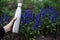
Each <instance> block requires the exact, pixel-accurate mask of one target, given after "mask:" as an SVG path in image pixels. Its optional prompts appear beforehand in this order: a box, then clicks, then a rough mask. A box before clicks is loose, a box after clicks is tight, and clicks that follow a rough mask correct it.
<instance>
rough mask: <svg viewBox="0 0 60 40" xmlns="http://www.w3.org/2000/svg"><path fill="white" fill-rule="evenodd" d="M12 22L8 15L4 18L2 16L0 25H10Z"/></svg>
mask: <svg viewBox="0 0 60 40" xmlns="http://www.w3.org/2000/svg"><path fill="white" fill-rule="evenodd" d="M10 20H11V17H10V16H9V15H8V14H7V13H6V14H4V16H0V24H2V25H3V24H4V23H5V22H7V23H9V22H10Z"/></svg>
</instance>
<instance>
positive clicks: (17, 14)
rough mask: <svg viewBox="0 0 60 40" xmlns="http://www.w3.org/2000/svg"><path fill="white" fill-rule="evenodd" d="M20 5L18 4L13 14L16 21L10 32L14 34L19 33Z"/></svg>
mask: <svg viewBox="0 0 60 40" xmlns="http://www.w3.org/2000/svg"><path fill="white" fill-rule="evenodd" d="M21 6H22V5H21V4H20V3H19V4H18V7H17V9H16V12H15V17H17V20H16V21H15V23H14V25H13V30H12V32H14V33H18V31H19V24H20V19H21V13H22V9H21Z"/></svg>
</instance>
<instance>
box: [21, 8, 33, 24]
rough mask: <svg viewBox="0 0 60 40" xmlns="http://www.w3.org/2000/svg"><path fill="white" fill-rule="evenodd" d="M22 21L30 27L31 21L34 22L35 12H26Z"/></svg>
mask: <svg viewBox="0 0 60 40" xmlns="http://www.w3.org/2000/svg"><path fill="white" fill-rule="evenodd" d="M21 18H22V19H21V21H22V22H23V23H24V24H27V25H29V24H30V22H31V21H33V20H34V12H33V10H30V9H29V10H25V12H24V13H23V14H22V17H21Z"/></svg>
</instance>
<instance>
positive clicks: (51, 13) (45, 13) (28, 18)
mask: <svg viewBox="0 0 60 40" xmlns="http://www.w3.org/2000/svg"><path fill="white" fill-rule="evenodd" d="M46 17H49V18H50V21H51V23H54V22H55V20H56V19H57V18H58V12H57V10H56V9H55V8H54V7H52V6H50V7H49V8H46V9H44V8H42V9H41V10H40V12H39V13H38V14H37V15H36V16H35V14H34V12H33V10H31V9H28V10H25V12H24V13H23V14H22V19H21V20H22V22H23V23H24V24H27V25H29V24H30V22H34V24H33V28H34V29H38V28H39V25H42V24H43V23H44V21H43V19H45V18H46Z"/></svg>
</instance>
